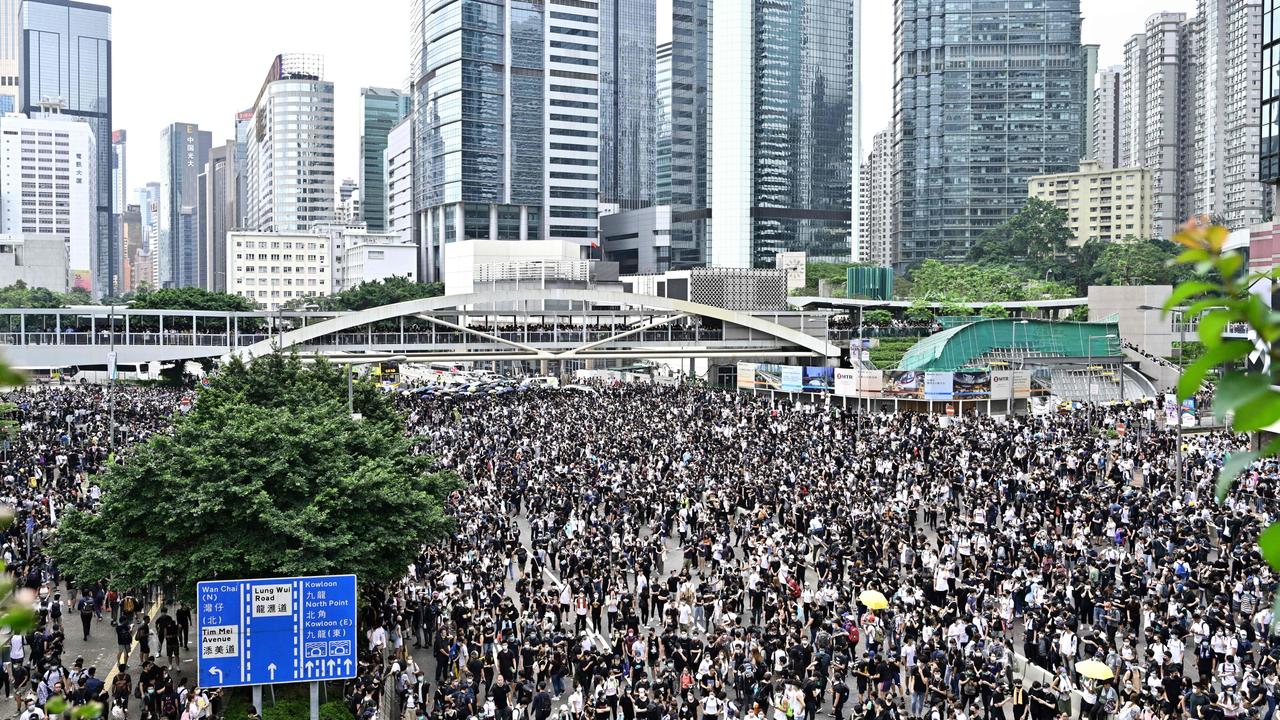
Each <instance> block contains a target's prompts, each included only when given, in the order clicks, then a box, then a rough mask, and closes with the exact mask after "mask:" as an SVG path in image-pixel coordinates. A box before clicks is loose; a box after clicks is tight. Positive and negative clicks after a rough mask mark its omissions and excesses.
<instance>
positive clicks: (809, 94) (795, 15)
mask: <svg viewBox="0 0 1280 720" xmlns="http://www.w3.org/2000/svg"><path fill="white" fill-rule="evenodd" d="M743 5H745V7H742V8H740V9H738V11H737V12H716V13H715V15H714V23H715V25H714V28H713V30H712V32H711V42H712V53H711V55H712V57H713V58H714V62H713V63H712V68H711V72H712V81H711V86H712V88H713V92H712V94H711V103H712V108H711V117H712V122H713V123H714V125H715V132H714V133H713V134H712V135H711V142H712V148H711V152H710V157H711V183H710V184H711V211H712V214H711V235H710V249H711V255H710V257H711V263H712V264H713V265H716V266H721V267H773V266H774V255H775V254H776V253H778V252H783V251H804V252H806V253H808V255H809V257H810V259H815V260H817V259H821V260H848V259H849V257H850V254H851V252H852V245H851V235H852V231H853V229H854V228H853V227H852V221H853V216H854V214H855V212H856V211H855V209H854V204H855V203H856V194H857V193H856V192H855V190H854V186H855V185H856V182H857V181H856V179H855V178H856V175H857V173H858V163H859V160H860V157H859V155H860V153H859V152H858V151H857V147H858V144H859V143H858V127H857V120H856V119H857V117H858V112H857V109H856V106H855V103H856V99H857V94H856V93H855V91H854V88H856V87H857V86H858V73H859V66H858V53H857V38H858V35H859V23H860V6H861V3H860V0H852V1H851V0H750V2H744V3H743ZM673 221H674V218H673ZM673 246H674V243H673Z"/></svg>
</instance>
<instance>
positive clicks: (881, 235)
mask: <svg viewBox="0 0 1280 720" xmlns="http://www.w3.org/2000/svg"><path fill="white" fill-rule="evenodd" d="M858 183H859V188H858V189H859V192H860V193H861V200H860V201H859V202H858V232H857V234H856V235H855V238H854V239H855V242H854V246H853V260H854V262H860V263H870V264H872V265H876V266H877V267H886V266H888V265H891V264H893V128H885V129H884V130H881V131H880V132H878V133H876V134H875V137H874V138H873V139H872V141H871V152H870V153H869V154H868V155H867V158H866V159H865V160H863V161H862V172H861V173H860V174H859V177H858Z"/></svg>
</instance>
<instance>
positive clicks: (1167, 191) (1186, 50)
mask: <svg viewBox="0 0 1280 720" xmlns="http://www.w3.org/2000/svg"><path fill="white" fill-rule="evenodd" d="M1193 42H1194V35H1193V26H1192V25H1191V24H1190V23H1188V22H1187V17H1186V15H1185V14H1183V13H1159V14H1156V15H1152V16H1151V17H1149V18H1147V26H1146V31H1145V32H1144V33H1142V34H1139V35H1134V36H1133V37H1131V38H1129V40H1128V42H1126V43H1125V46H1124V69H1123V70H1122V72H1121V77H1120V94H1119V97H1120V141H1119V154H1118V157H1117V159H1116V166H1117V167H1140V168H1144V169H1146V170H1148V171H1150V172H1151V192H1152V232H1153V233H1155V234H1156V236H1158V237H1166V238H1167V237H1171V236H1172V234H1173V229H1174V228H1175V227H1177V226H1178V223H1180V222H1182V220H1184V219H1186V217H1187V215H1188V214H1190V213H1191V212H1192V208H1191V201H1190V193H1189V186H1188V184H1187V182H1186V180H1187V178H1188V177H1189V173H1188V169H1189V168H1191V167H1192V161H1193V146H1192V142H1193V141H1192V133H1193V131H1194V124H1195V118H1194V110H1193V108H1192V105H1193V104H1194V103H1195V85H1194V73H1193V72H1191V71H1190V65H1189V59H1190V56H1191V51H1190V48H1191V46H1192V43H1193Z"/></svg>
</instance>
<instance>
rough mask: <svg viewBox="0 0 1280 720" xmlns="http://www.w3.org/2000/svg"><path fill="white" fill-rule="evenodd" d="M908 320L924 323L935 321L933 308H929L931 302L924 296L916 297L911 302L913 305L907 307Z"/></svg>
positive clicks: (906, 315)
mask: <svg viewBox="0 0 1280 720" xmlns="http://www.w3.org/2000/svg"><path fill="white" fill-rule="evenodd" d="M904 317H906V319H907V322H912V323H917V324H924V323H931V322H933V310H931V309H930V308H929V304H928V303H927V302H926V301H925V299H924V298H916V299H915V301H913V302H912V303H911V307H909V308H907V312H906V313H905V314H904Z"/></svg>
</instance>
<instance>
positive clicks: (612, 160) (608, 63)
mask: <svg viewBox="0 0 1280 720" xmlns="http://www.w3.org/2000/svg"><path fill="white" fill-rule="evenodd" d="M655 23H656V7H655V4H654V2H653V0H603V1H602V2H601V3H600V48H599V52H600V201H601V202H602V203H606V204H610V205H616V206H618V207H619V208H620V209H622V210H633V209H635V208H641V207H647V206H649V205H652V204H653V201H654V180H655V176H656V170H655V166H654V162H655V158H654V143H655V140H656V138H655V135H654V119H655V118H654V114H653V99H654V85H655V79H654V74H655V66H654V53H655V47H654V40H655V33H654V25H655ZM580 44H581V43H580ZM551 104H552V106H553V107H556V106H559V105H560V104H561V103H560V101H557V100H552V101H551ZM570 107H577V106H570Z"/></svg>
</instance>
